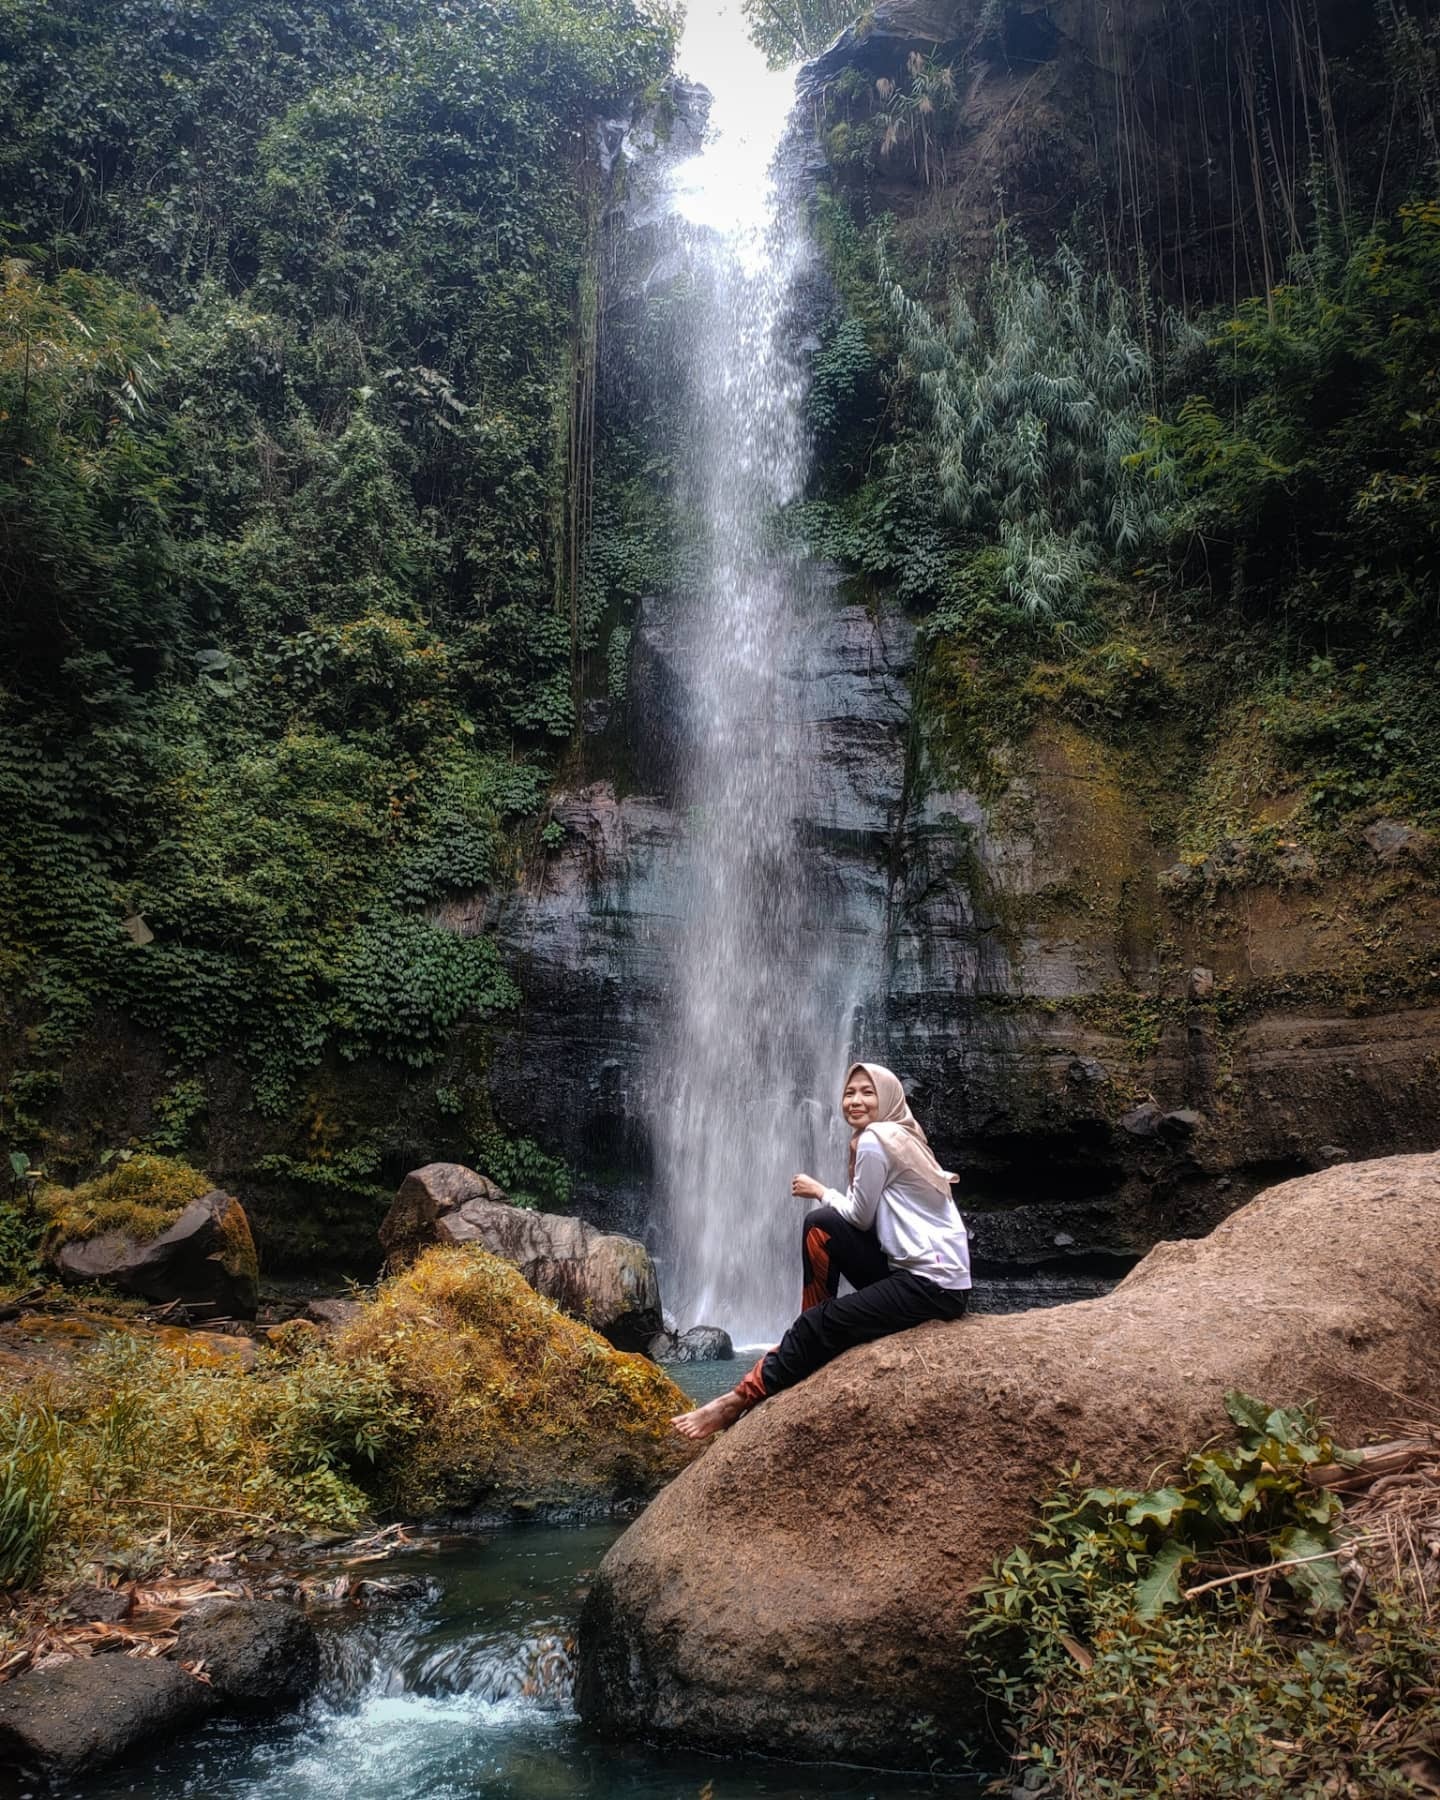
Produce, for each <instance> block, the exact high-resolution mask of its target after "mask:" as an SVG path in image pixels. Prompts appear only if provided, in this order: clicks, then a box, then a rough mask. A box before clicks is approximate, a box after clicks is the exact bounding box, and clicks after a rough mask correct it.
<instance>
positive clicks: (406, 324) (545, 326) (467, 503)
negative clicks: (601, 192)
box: [0, 0, 676, 1146]
mask: <svg viewBox="0 0 1440 1800" xmlns="http://www.w3.org/2000/svg"><path fill="white" fill-rule="evenodd" d="M675 31H676V21H675V18H674V16H673V14H672V11H671V9H670V7H669V6H668V4H666V3H665V0H516V4H513V5H508V6H506V7H504V8H498V7H493V6H490V5H488V4H484V3H483V0H466V3H465V4H462V5H460V6H458V7H454V8H449V9H445V10H442V11H441V12H438V13H437V12H436V11H435V10H434V9H433V8H427V7H423V6H419V5H417V4H415V3H414V0H346V3H345V4H344V5H342V6H340V7H339V8H338V9H337V8H333V7H332V8H327V9H315V8H313V7H310V6H309V5H307V4H300V5H292V6H288V7H285V8H282V11H281V13H278V14H277V13H275V12H274V11H273V9H271V10H268V11H267V10H264V9H261V10H256V8H255V6H254V4H253V0H237V3H236V4H231V3H230V0H224V3H223V4H211V3H210V0H200V4H199V5H197V6H195V7H192V8H190V9H188V10H187V11H186V12H185V14H184V16H183V17H182V16H181V15H179V14H173V13H159V14H155V15H154V16H153V17H151V16H147V17H146V18H144V19H138V18H137V17H136V16H135V15H134V13H133V9H131V8H129V7H128V6H126V5H125V4H124V3H123V0H102V3H101V4H100V5H98V6H95V5H90V4H84V5H82V4H80V0H58V3H57V4H55V5H53V6H47V7H44V8H39V9H37V8H33V7H32V8H25V7H20V8H15V7H11V8H8V9H4V10H3V11H0V123H3V127H4V129H3V131H0V219H3V220H4V221H5V224H4V226H3V227H0V246H13V247H16V248H17V249H18V254H15V255H12V256H10V257H9V258H8V259H7V260H5V261H4V263H3V266H0V535H3V537H4V540H5V543H6V556H5V559H4V566H3V568H0V602H3V604H0V669H3V675H0V810H3V811H4V814H5V818H6V822H7V829H6V834H5V838H4V841H3V843H0V975H3V977H4V989H5V993H6V996H7V1012H9V1013H10V1014H11V1015H13V1016H12V1018H11V1023H12V1025H13V1026H14V1027H15V1030H14V1031H13V1033H12V1038H13V1041H15V1042H16V1043H22V1042H23V1044H24V1052H23V1057H24V1060H23V1064H22V1066H21V1067H20V1068H19V1069H18V1070H16V1071H14V1072H13V1075H12V1078H11V1079H10V1080H9V1081H8V1083H7V1090H8V1091H7V1093H6V1095H5V1104H6V1119H7V1121H8V1123H9V1124H10V1125H11V1126H12V1127H14V1128H15V1129H17V1130H18V1131H19V1132H20V1134H21V1135H25V1136H27V1138H29V1139H31V1140H33V1139H34V1137H35V1134H36V1133H37V1132H38V1131H40V1130H41V1128H42V1126H43V1121H44V1117H45V1111H46V1107H47V1104H48V1102H49V1099H50V1097H51V1096H52V1094H53V1091H54V1088H55V1084H56V1082H57V1081H58V1079H59V1075H58V1071H59V1068H60V1066H61V1060H62V1058H63V1056H64V1054H65V1052H66V1051H67V1049H68V1048H69V1047H70V1046H71V1045H73V1043H74V1042H75V1041H76V1038H77V1036H78V1035H79V1034H80V1033H81V1032H82V1031H83V1030H84V1029H85V1028H86V1026H87V1024H88V1022H89V1021H90V1020H91V1019H92V1018H93V1016H94V1014H95V1010H96V1009H97V1007H105V1006H109V1007H112V1008H115V1009H116V1010H118V1011H121V1012H123V1013H124V1014H125V1015H127V1016H128V1017H129V1018H131V1019H133V1020H134V1021H135V1022H136V1023H138V1024H139V1025H141V1026H143V1027H147V1028H149V1029H151V1030H153V1031H155V1032H157V1033H159V1034H160V1035H161V1037H162V1039H163V1040H164V1043H165V1046H166V1048H167V1050H168V1051H169V1053H170V1056H171V1073H172V1078H173V1082H174V1087H173V1089H172V1092H173V1094H174V1095H175V1096H177V1097H178V1098H177V1100H176V1104H175V1105H173V1106H171V1107H170V1109H169V1111H168V1112H166V1113H165V1114H164V1116H161V1117H158V1118H157V1121H156V1127H155V1134H156V1135H155V1141H156V1142H157V1143H163V1144H164V1145H166V1146H173V1145H176V1144H178V1143H180V1142H181V1141H182V1140H183V1137H184V1133H185V1131H186V1129H187V1128H188V1121H189V1120H191V1119H193V1118H195V1117H196V1116H198V1114H199V1112H200V1111H201V1109H202V1108H203V1104H204V1095H203V1092H198V1093H197V1091H196V1090H195V1087H194V1083H195V1082H196V1081H197V1080H199V1079H200V1077H199V1075H198V1069H199V1066H200V1065H201V1064H202V1063H203V1062H204V1061H205V1060H206V1059H207V1058H209V1057H211V1056H213V1055H215V1054H216V1053H218V1052H221V1051H224V1052H227V1053H231V1054H234V1055H236V1056H238V1057H239V1059H240V1060H241V1062H242V1063H243V1064H244V1065H245V1066H246V1067H247V1069H248V1071H249V1072H250V1074H251V1076H252V1077H253V1080H254V1084H255V1091H256V1094H257V1096H258V1098H259V1100H260V1103H261V1104H262V1106H264V1107H266V1108H267V1109H269V1110H272V1111H276V1110H282V1109H283V1108H285V1107H286V1106H287V1105H288V1104H289V1103H290V1101H291V1098H292V1097H293V1095H294V1093H295V1091H296V1087H297V1082H298V1078H299V1077H300V1076H301V1075H302V1074H303V1073H304V1072H305V1071H307V1070H308V1069H310V1068H312V1067H313V1066H314V1065H315V1064H316V1062H317V1061H318V1060H319V1059H320V1058H321V1057H322V1056H323V1055H324V1054H325V1053H326V1052H327V1050H330V1049H334V1048H343V1049H344V1051H345V1052H346V1053H347V1054H349V1055H360V1054H366V1053H369V1054H379V1055H383V1056H391V1057H395V1058H397V1059H398V1060H401V1061H404V1062H407V1063H410V1064H412V1065H414V1064H417V1063H419V1062H424V1061H428V1060H429V1059H430V1057H431V1056H432V1055H433V1053H434V1048H435V1043H436V1040H437V1039H438V1037H439V1036H440V1035H441V1034H443V1033H444V1032H445V1031H447V1030H448V1029H450V1027H451V1026H452V1025H453V1024H454V1023H455V1022H457V1021H458V1019H459V1018H460V1017H461V1016H462V1015H463V1013H464V1011H465V1010H466V1009H467V1007H469V1006H474V1007H475V1008H478V1009H480V1010H482V1011H483V1010H485V1009H487V1008H489V1007H492V1006H496V1005H501V1004H506V1003H508V1001H509V999H510V998H511V995H512V992H513V990H511V989H510V988H509V986H508V984H507V983H505V982H504V981H503V980H502V979H501V978H500V976H499V975H498V972H497V971H496V969H495V968H494V966H493V959H489V953H488V952H486V951H484V950H481V949H479V948H477V947H475V946H458V947H454V946H452V947H448V948H447V946H446V945H445V944H444V943H443V942H442V941H441V939H440V937H439V935H438V934H437V933H436V932H434V931H433V930H432V929H431V928H430V927H429V926H428V925H426V924H424V923H423V921H422V920H421V919H420V918H419V917H418V916H417V915H418V913H419V910H420V909H422V908H425V907H428V906H430V905H432V904H433V903H435V902H437V901H440V900H443V899H445V898H446V897H447V896H449V895H452V894H454V893H456V892H463V891H466V890H473V889H474V888H476V887H481V886H484V885H487V884H488V883H490V882H493V881H496V880H500V879H504V878H505V875H506V874H507V872H508V867H509V843H508V839H509V834H510V832H511V830H512V828H513V827H514V825H515V824H516V822H517V821H518V820H520V819H522V818H523V817H524V816H525V815H527V814H529V813H532V812H534V811H536V810H538V808H539V806H540V805H541V804H542V802H543V797H544V793H545V790H546V787H547V784H548V776H549V761H550V757H551V754H552V752H553V750H554V747H555V746H556V744H557V743H558V742H559V741H561V740H563V739H564V738H566V737H567V736H568V734H569V733H570V731H571V730H572V728H573V723H574V708H573V699H572V691H571V688H572V682H571V659H572V653H573V648H574V647H573V645H572V643H571V634H570V629H569V623H568V620H567V619H566V618H565V617H563V616H562V614H561V613H560V612H558V611H557V609H556V605H555V601H556V593H557V586H558V584H559V581H560V579H561V574H562V572H561V571H560V570H558V569H557V567H556V546H557V544H558V543H559V541H560V538H561V533H560V531H559V524H560V521H561V519H562V517H563V514H564V508H565V504H566V495H565V483H566V470H565V466H564V459H563V454H562V446H561V444H560V440H559V436H558V435H557V432H556V421H557V419H559V418H563V416H564V411H565V408H566V406H567V405H568V403H569V395H570V389H571V380H572V358H571V339H572V335H573V329H574V316H575V306H576V298H577V294H578V293H579V291H580V289H581V286H582V282H583V279H584V278H585V269H584V267H583V263H584V257H585V254H586V250H585V246H586V243H587V241H588V239H587V232H586V229H585V221H586V219H587V217H588V211H587V209H588V208H589V206H590V204H591V201H590V197H589V195H588V193H587V191H586V179H585V172H584V168H583V146H584V143H585V141H586V137H585V134H586V132H587V131H588V129H589V121H590V120H591V119H592V118H593V117H594V116H595V115H596V114H597V113H598V114H600V115H601V116H604V115H605V114H606V112H607V109H609V108H612V107H613V106H614V105H615V104H616V103H617V102H619V101H621V100H622V99H624V98H626V97H628V96H630V95H632V94H634V93H637V92H639V91H642V90H643V89H645V88H646V87H647V86H648V85H650V84H651V83H653V82H654V81H655V80H656V79H657V78H659V77H660V76H661V75H662V74H663V73H664V71H665V70H666V68H667V67H668V62H669V57H670V54H671V50H672V48H673V44H674V39H675ZM626 527H627V522H625V521H622V534H623V529H624V528H626ZM647 543H648V540H647ZM601 561H602V563H603V564H604V567H603V570H602V573H603V575H604V579H605V581H606V582H609V583H610V585H611V586H612V587H613V588H614V590H615V591H616V593H617V594H619V595H620V596H621V597H622V598H623V595H624V594H625V593H626V592H631V593H633V592H635V591H638V589H637V588H636V583H637V582H639V581H641V580H648V578H649V569H650V568H651V567H653V563H654V555H653V553H652V550H651V549H650V548H645V549H644V550H643V552H642V553H641V555H640V556H639V558H638V561H637V558H636V557H635V556H633V555H629V556H627V555H624V554H619V553H616V554H613V555H609V556H608V558H602V559H601ZM641 564H648V566H647V567H646V568H645V569H644V570H643V571H642V569H641V567H640V565H641ZM608 603H609V602H608V600H606V599H604V597H603V596H601V597H600V598H599V599H598V600H597V601H596V603H595V605H594V606H591V607H590V608H589V611H588V612H587V620H586V629H587V631H592V630H594V629H595V628H596V625H597V621H598V612H599V609H600V608H601V607H602V606H603V605H604V604H608ZM592 615H593V617H592ZM22 1034H23V1035H22Z"/></svg>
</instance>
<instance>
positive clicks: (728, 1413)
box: [670, 1388, 749, 1444]
mask: <svg viewBox="0 0 1440 1800" xmlns="http://www.w3.org/2000/svg"><path fill="white" fill-rule="evenodd" d="M748 1410H749V1409H748V1408H747V1406H746V1404H745V1402H744V1401H743V1400H742V1399H741V1398H740V1396H739V1394H737V1393H736V1392H735V1390H734V1388H731V1389H730V1391H729V1393H728V1394H721V1395H720V1396H719V1398H718V1399H715V1400H711V1401H709V1402H707V1403H706V1405H704V1406H697V1407H696V1408H695V1410H694V1412H688V1413H681V1414H679V1416H678V1417H677V1418H674V1419H672V1420H671V1421H670V1423H671V1424H672V1425H673V1426H674V1427H675V1429H676V1430H677V1431H678V1432H679V1433H680V1435H681V1437H687V1438H689V1439H691V1441H692V1442H694V1443H697V1444H698V1443H700V1442H702V1441H703V1440H704V1439H705V1438H708V1437H714V1435H715V1433H716V1432H717V1431H723V1430H724V1429H725V1427H726V1426H727V1425H733V1424H734V1423H735V1421H736V1420H737V1419H738V1418H739V1417H740V1415H741V1414H742V1413H743V1412H746V1411H748Z"/></svg>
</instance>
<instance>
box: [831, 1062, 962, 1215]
mask: <svg viewBox="0 0 1440 1800" xmlns="http://www.w3.org/2000/svg"><path fill="white" fill-rule="evenodd" d="M856 1069H863V1070H864V1071H865V1073H866V1074H867V1075H868V1076H869V1077H870V1079H871V1081H873V1082H874V1084H875V1097H876V1099H877V1100H878V1101H879V1103H880V1105H879V1111H878V1112H877V1114H876V1117H875V1122H874V1124H873V1125H870V1126H868V1127H866V1129H867V1130H870V1131H873V1132H874V1133H875V1135H876V1137H878V1138H879V1140H880V1142H881V1143H882V1144H883V1145H884V1146H885V1152H886V1154H887V1155H888V1156H889V1158H890V1161H891V1164H892V1165H893V1166H894V1167H896V1168H900V1169H904V1170H905V1172H906V1173H907V1174H909V1175H913V1176H914V1177H915V1178H916V1179H917V1180H918V1181H921V1182H923V1183H924V1184H925V1185H926V1186H927V1187H932V1188H934V1189H935V1191H936V1192H937V1193H939V1194H942V1195H944V1196H945V1197H946V1198H947V1199H948V1198H949V1194H950V1187H951V1183H952V1182H956V1181H958V1180H959V1179H960V1177H959V1176H958V1175H952V1174H951V1173H950V1171H949V1170H948V1169H942V1168H941V1167H940V1165H939V1163H938V1162H936V1160H935V1156H934V1153H933V1152H932V1150H931V1148H930V1140H929V1138H927V1137H926V1135H925V1133H924V1131H923V1130H922V1129H921V1126H920V1121H919V1120H918V1119H917V1118H916V1117H915V1115H914V1113H912V1112H911V1110H910V1105H909V1102H908V1101H907V1100H906V1098H905V1090H904V1088H903V1087H901V1085H900V1078H899V1076H898V1075H892V1074H891V1073H890V1071H889V1069H882V1068H881V1067H880V1065H879V1063H852V1064H851V1065H850V1068H849V1070H848V1071H847V1072H846V1076H845V1084H846V1086H847V1087H848V1086H849V1083H850V1077H851V1076H852V1075H853V1074H854V1073H855V1071H856ZM859 1135H860V1133H859V1132H858V1131H857V1132H856V1133H855V1136H854V1137H852V1138H851V1140H850V1169H851V1174H852V1175H853V1174H854V1169H855V1141H856V1139H857V1138H858V1137H859Z"/></svg>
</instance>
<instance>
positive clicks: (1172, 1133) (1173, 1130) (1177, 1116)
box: [1156, 1106, 1205, 1144]
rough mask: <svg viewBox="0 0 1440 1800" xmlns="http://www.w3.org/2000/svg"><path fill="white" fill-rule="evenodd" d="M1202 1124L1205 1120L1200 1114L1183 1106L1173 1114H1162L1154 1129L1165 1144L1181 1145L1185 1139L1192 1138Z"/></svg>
mask: <svg viewBox="0 0 1440 1800" xmlns="http://www.w3.org/2000/svg"><path fill="white" fill-rule="evenodd" d="M1204 1123H1205V1119H1204V1116H1203V1115H1202V1114H1201V1113H1198V1112H1195V1111H1194V1110H1193V1109H1192V1108H1190V1107H1188V1106H1185V1107H1180V1108H1178V1109H1177V1110H1176V1111H1175V1112H1167V1113H1164V1114H1162V1115H1161V1117H1160V1119H1159V1121H1158V1123H1157V1125H1156V1129H1157V1131H1158V1132H1159V1134H1160V1136H1161V1137H1162V1138H1164V1139H1165V1140H1166V1142H1167V1143H1171V1144H1178V1143H1183V1142H1184V1141H1185V1139H1187V1138H1192V1137H1194V1135H1195V1133H1196V1132H1197V1131H1198V1130H1199V1129H1200V1127H1201V1126H1202V1125H1203V1124H1204Z"/></svg>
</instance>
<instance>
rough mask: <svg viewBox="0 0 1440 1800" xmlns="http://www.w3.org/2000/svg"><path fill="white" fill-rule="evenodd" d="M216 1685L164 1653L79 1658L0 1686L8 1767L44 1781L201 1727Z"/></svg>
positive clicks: (1, 1748)
mask: <svg viewBox="0 0 1440 1800" xmlns="http://www.w3.org/2000/svg"><path fill="white" fill-rule="evenodd" d="M210 1705H211V1694H210V1690H209V1688H207V1687H206V1686H205V1684H204V1683H203V1682H200V1681H197V1680H196V1679H195V1677H194V1676H193V1675H191V1674H189V1673H188V1672H187V1671H186V1670H185V1669H182V1668H181V1667H180V1665H179V1664H178V1663H173V1662H166V1661H164V1660H163V1659H161V1658H159V1657H139V1658H136V1657H130V1656H113V1655H112V1656H76V1657H72V1658H71V1659H70V1660H69V1661H68V1662H63V1663H59V1664H57V1665H55V1666H54V1667H51V1668H46V1669H31V1670H29V1671H28V1672H27V1673H26V1674H24V1675H20V1676H17V1677H16V1678H15V1680H14V1681H7V1682H6V1683H5V1684H4V1686H3V1687H0V1768H3V1767H9V1768H13V1769H18V1770H19V1771H21V1772H22V1773H23V1774H26V1775H33V1776H37V1777H39V1778H40V1779H42V1780H44V1779H47V1778H49V1777H51V1776H62V1777H63V1776H72V1775H77V1774H80V1773H82V1772H86V1773H88V1772H89V1771H90V1770H91V1769H98V1768H101V1767H103V1766H104V1764H106V1763H110V1762H114V1761H115V1760H116V1759H117V1758H119V1757H121V1756H123V1755H124V1754H125V1753H126V1751H128V1750H131V1749H133V1748H134V1747H135V1745H137V1744H142V1743H144V1742H145V1741H146V1739H147V1738H153V1737H158V1736H160V1735H161V1734H162V1733H163V1734H164V1735H166V1736H169V1735H172V1734H173V1733H174V1732H176V1731H179V1730H181V1729H182V1728H183V1727H185V1726H186V1725H190V1724H193V1723H194V1722H195V1721H196V1720H198V1719H199V1718H200V1716H201V1715H202V1714H203V1713H205V1712H207V1711H208V1710H209V1708H210Z"/></svg>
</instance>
